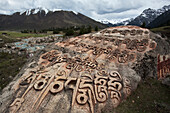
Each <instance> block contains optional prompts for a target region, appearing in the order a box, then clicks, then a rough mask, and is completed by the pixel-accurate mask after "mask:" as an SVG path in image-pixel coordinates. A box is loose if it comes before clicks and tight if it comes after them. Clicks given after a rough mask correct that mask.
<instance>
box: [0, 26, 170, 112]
mask: <svg viewBox="0 0 170 113" xmlns="http://www.w3.org/2000/svg"><path fill="white" fill-rule="evenodd" d="M166 40H167V39H166V38H162V37H160V36H159V35H157V34H154V33H152V32H150V31H149V30H148V29H143V28H140V27H136V26H121V27H113V28H107V29H104V30H102V31H99V32H97V33H92V34H86V35H82V36H79V37H74V38H70V39H66V40H64V41H62V42H58V43H56V44H51V45H50V46H49V47H46V48H45V49H44V50H43V51H39V52H37V54H36V55H35V56H34V57H33V58H32V59H30V61H29V62H28V63H27V64H26V65H25V66H24V67H23V69H22V70H21V71H20V73H19V74H18V75H17V76H16V78H15V79H14V80H13V82H11V83H10V84H9V85H8V86H7V87H6V88H5V89H4V90H3V91H2V92H1V95H0V102H1V104H0V112H1V113H8V112H10V113H16V112H18V113H33V112H36V113H47V112H48V113H53V112H55V113H56V112H57V113H88V112H90V113H100V112H102V111H104V112H108V113H110V112H112V110H113V109H114V108H116V107H117V106H118V105H119V104H120V103H121V102H122V101H123V100H124V99H126V98H127V97H128V96H129V95H130V94H131V93H132V92H133V91H135V89H136V88H137V85H138V83H139V82H140V81H141V79H142V78H145V77H146V76H152V77H157V76H158V75H157V55H158V54H160V55H168V54H170V48H169V43H168V42H167V41H166ZM168 65H169V64H168ZM167 69H168V68H167ZM164 73H165V71H164ZM166 73H169V71H168V70H167V71H166Z"/></svg>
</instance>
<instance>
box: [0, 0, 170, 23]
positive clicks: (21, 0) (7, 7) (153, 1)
mask: <svg viewBox="0 0 170 113" xmlns="http://www.w3.org/2000/svg"><path fill="white" fill-rule="evenodd" d="M169 4H170V1H169V0H140V1H139V0H0V6H1V7H0V13H2V14H12V13H14V12H17V11H24V10H26V9H30V8H37V7H44V8H47V9H51V10H53V9H63V10H73V11H76V12H80V13H82V14H84V15H87V16H89V17H91V18H93V19H101V20H102V19H108V20H114V19H115V20H116V19H125V18H133V17H135V16H137V15H139V14H140V13H141V12H142V11H143V10H144V9H146V8H154V9H157V8H161V7H162V6H164V5H169Z"/></svg>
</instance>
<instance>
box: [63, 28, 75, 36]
mask: <svg viewBox="0 0 170 113" xmlns="http://www.w3.org/2000/svg"><path fill="white" fill-rule="evenodd" d="M65 35H66V36H72V35H74V30H73V29H68V30H67V31H66V34H65Z"/></svg>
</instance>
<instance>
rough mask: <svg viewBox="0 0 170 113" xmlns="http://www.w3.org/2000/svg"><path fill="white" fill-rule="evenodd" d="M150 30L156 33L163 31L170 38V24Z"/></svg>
mask: <svg viewBox="0 0 170 113" xmlns="http://www.w3.org/2000/svg"><path fill="white" fill-rule="evenodd" d="M150 30H151V31H152V32H155V33H162V34H163V35H166V36H167V37H169V38H170V26H163V27H158V28H153V29H150Z"/></svg>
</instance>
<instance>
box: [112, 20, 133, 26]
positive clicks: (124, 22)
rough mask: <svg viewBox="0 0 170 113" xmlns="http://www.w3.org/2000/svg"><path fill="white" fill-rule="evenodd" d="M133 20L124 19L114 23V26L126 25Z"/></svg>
mask: <svg viewBox="0 0 170 113" xmlns="http://www.w3.org/2000/svg"><path fill="white" fill-rule="evenodd" d="M132 20H133V18H131V19H128V20H124V21H122V22H119V23H116V24H113V26H124V25H128V24H129V22H131V21H132Z"/></svg>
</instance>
